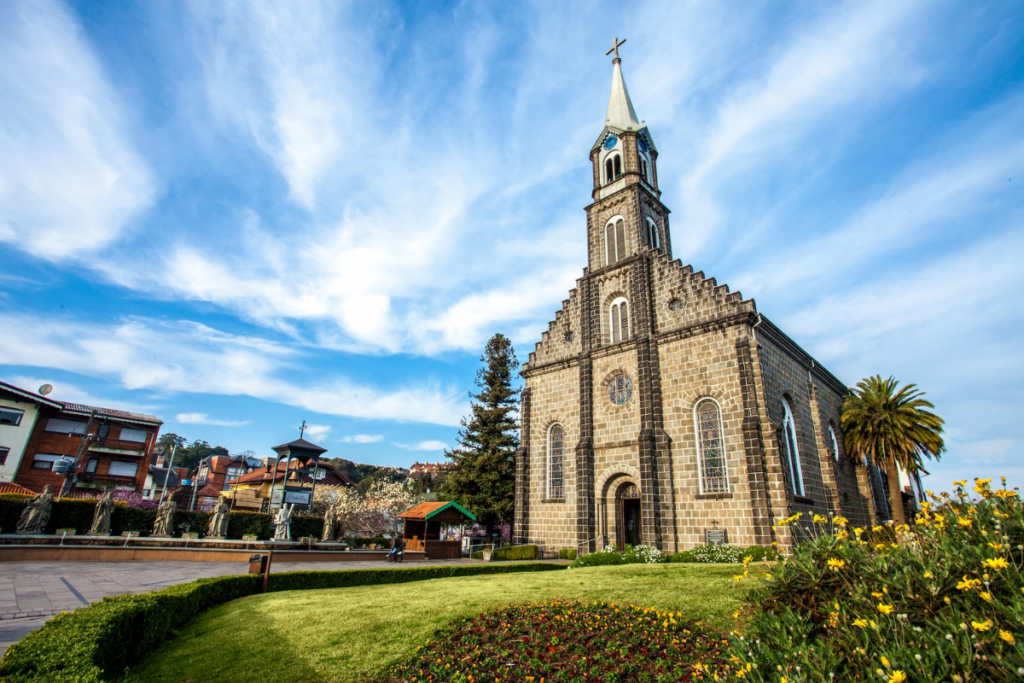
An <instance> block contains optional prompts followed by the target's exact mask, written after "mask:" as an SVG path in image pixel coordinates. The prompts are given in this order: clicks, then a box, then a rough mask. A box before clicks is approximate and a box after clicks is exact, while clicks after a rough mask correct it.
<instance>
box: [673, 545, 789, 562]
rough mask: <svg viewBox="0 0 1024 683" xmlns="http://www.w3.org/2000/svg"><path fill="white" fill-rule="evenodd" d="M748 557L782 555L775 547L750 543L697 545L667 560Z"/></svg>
mask: <svg viewBox="0 0 1024 683" xmlns="http://www.w3.org/2000/svg"><path fill="white" fill-rule="evenodd" d="M747 557H749V558H750V561H751V562H764V561H769V562H772V561H775V560H778V559H780V558H781V557H782V556H781V555H780V554H779V551H777V550H776V549H775V548H765V547H763V546H759V545H752V546H750V547H748V548H741V547H740V546H737V545H699V546H697V547H695V548H690V549H689V550H684V551H683V552H680V553H676V554H675V555H670V556H669V558H668V561H669V562H717V563H723V564H736V563H738V562H742V561H743V560H744V559H745V558H747Z"/></svg>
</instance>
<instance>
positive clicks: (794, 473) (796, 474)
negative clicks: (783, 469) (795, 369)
mask: <svg viewBox="0 0 1024 683" xmlns="http://www.w3.org/2000/svg"><path fill="white" fill-rule="evenodd" d="M782 410H783V412H784V413H785V417H784V418H783V420H782V439H781V440H782V444H783V448H784V449H785V451H786V454H785V459H786V466H787V467H788V468H789V474H790V479H792V482H793V493H794V494H796V495H798V496H802V495H804V474H803V470H802V469H801V468H800V447H799V446H798V445H797V440H796V421H795V420H794V419H793V410H792V409H791V408H790V407H789V401H787V400H786V399H785V398H783V399H782Z"/></svg>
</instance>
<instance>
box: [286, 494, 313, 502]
mask: <svg viewBox="0 0 1024 683" xmlns="http://www.w3.org/2000/svg"><path fill="white" fill-rule="evenodd" d="M311 494H312V492H311V491H284V502H285V504H286V505H291V504H292V503H294V504H295V505H309V499H310V496H311Z"/></svg>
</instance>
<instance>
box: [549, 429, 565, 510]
mask: <svg viewBox="0 0 1024 683" xmlns="http://www.w3.org/2000/svg"><path fill="white" fill-rule="evenodd" d="M564 442H565V430H564V429H562V425H560V424H558V423H557V422H556V423H555V424H553V425H551V426H550V427H549V428H548V498H563V497H565V493H564V490H563V485H562V482H563V476H562V472H563V470H564V466H565V455H564V453H565V450H564Z"/></svg>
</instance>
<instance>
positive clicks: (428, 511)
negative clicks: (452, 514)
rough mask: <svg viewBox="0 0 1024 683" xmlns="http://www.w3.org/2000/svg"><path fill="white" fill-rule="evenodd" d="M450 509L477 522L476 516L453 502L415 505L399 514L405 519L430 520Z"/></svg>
mask: <svg viewBox="0 0 1024 683" xmlns="http://www.w3.org/2000/svg"><path fill="white" fill-rule="evenodd" d="M449 507H453V508H455V509H456V510H458V511H459V512H461V513H462V514H464V515H466V516H467V517H469V518H470V519H472V520H473V521H474V522H475V521H476V515H474V514H473V513H472V512H470V511H469V510H467V509H466V508H464V507H462V506H461V505H459V504H458V503H456V502H453V501H437V502H434V503H430V502H425V503H419V504H418V505H413V506H412V507H411V508H409V509H408V510H406V511H405V512H401V513H399V514H398V516H399V517H401V518H403V519H430V518H431V517H433V516H434V515H436V514H438V513H439V512H441V511H442V510H444V509H446V508H449Z"/></svg>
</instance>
